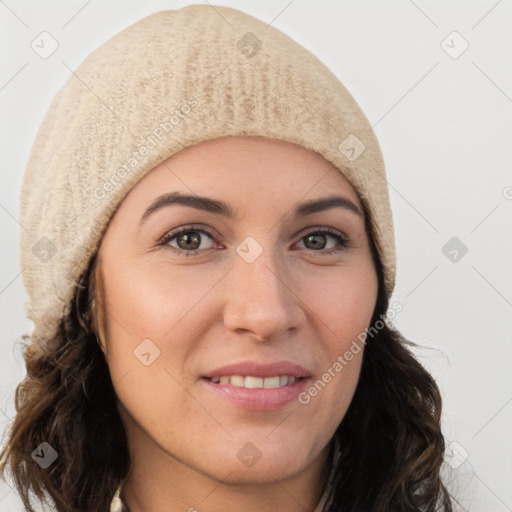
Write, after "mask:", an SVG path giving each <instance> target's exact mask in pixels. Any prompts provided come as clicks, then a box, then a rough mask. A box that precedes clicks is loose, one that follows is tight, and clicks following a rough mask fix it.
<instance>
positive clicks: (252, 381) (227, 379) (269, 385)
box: [211, 375, 296, 389]
mask: <svg viewBox="0 0 512 512" xmlns="http://www.w3.org/2000/svg"><path fill="white" fill-rule="evenodd" d="M211 381H212V382H215V383H217V384H231V385H232V386H236V387H240V388H243V387H245V388H249V389H255V388H266V389H273V388H279V387H281V386H287V385H291V384H293V383H294V382H295V381H296V378H295V377H290V376H289V375H276V376H274V377H265V378H263V377H253V376H252V375H247V376H246V377H243V376H242V375H231V376H222V377H212V378H211Z"/></svg>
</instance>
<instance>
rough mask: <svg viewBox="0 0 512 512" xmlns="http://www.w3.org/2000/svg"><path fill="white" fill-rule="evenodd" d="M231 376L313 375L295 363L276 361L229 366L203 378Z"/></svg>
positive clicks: (246, 362)
mask: <svg viewBox="0 0 512 512" xmlns="http://www.w3.org/2000/svg"><path fill="white" fill-rule="evenodd" d="M230 375H241V376H243V377H247V376H248V375H251V376H254V377H274V376H276V375H288V376H290V377H296V378H300V377H309V376H310V375H311V373H310V372H309V371H308V370H307V369H306V368H304V367H303V366H300V365H298V364H295V363H291V362H289V361H276V362H274V363H267V364H262V363H258V362H256V361H243V362H241V363H234V364H228V365H226V366H222V367H220V368H216V369H215V370H212V371H210V372H208V373H206V374H204V375H203V377H207V378H212V377H222V376H230Z"/></svg>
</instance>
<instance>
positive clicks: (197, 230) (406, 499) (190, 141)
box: [1, 5, 451, 512]
mask: <svg viewBox="0 0 512 512" xmlns="http://www.w3.org/2000/svg"><path fill="white" fill-rule="evenodd" d="M21 223H22V224H23V225H24V226H25V227H26V229H27V232H26V233H24V232H23V233H22V240H21V244H22V263H23V266H24V267H25V266H26V267H28V268H27V270H26V272H24V282H25V286H26V288H27V291H28V293H29V296H30V307H29V316H30V318H31V319H32V320H33V321H34V326H35V327H34V332H33V334H32V340H31V344H30V346H29V347H28V349H27V351H26V355H25V359H26V365H27V377H26V379H25V380H24V381H23V382H22V383H21V384H20V385H19V386H18V389H17V393H16V403H17V415H16V417H15V419H14V422H13V425H12V427H11V429H10V431H9V439H8V443H7V445H6V446H5V448H4V450H3V453H2V466H1V467H2V471H4V470H5V469H6V468H7V467H9V468H10V469H11V470H12V472H13V475H14V478H15V482H16V484H17V487H18V491H19V492H20V495H21V497H22V499H23V502H24V504H25V506H26V509H27V510H33V509H32V506H31V503H30V498H29V492H30V491H33V492H35V494H36V496H37V497H38V498H40V499H43V498H44V497H45V495H46V496H48V497H49V498H51V500H52V501H53V506H54V507H55V509H56V510H58V511H59V512H61V511H62V512H63V511H66V512H69V511H93V510H94V511H102V510H105V511H106V510H109V508H110V510H111V511H120V510H129V511H131V512H136V511H145V512H161V511H164V510H165V511H169V510H189V511H193V510H197V511H200V512H202V511H205V512H206V511H212V512H213V511H218V510H223V511H229V510H232V511H234V510H244V511H252V510H256V509H257V510H258V511H262V510H263V511H267V510H268V511H270V510H272V511H274V510H280V511H285V512H286V511H290V512H291V511H297V510H304V511H314V512H321V511H358V512H360V511H372V512H375V511H388V510H389V511H413V510H415V511H416V510H429V511H430V510H435V509H436V507H438V506H439V507H440V508H441V509H443V510H445V511H450V510H451V504H450V503H451V502H450V498H449V496H448V493H447V492H446V490H445V488H444V486H443V484H442V482H441V479H440V476H439V470H440V466H441V463H442V456H443V451H444V439H443V435H442V433H441V429H440V415H441V398H440V395H439V391H438V388H437V386H436V384H435V382H434V381H433V379H432V378H431V376H430V375H429V374H428V373H427V371H426V370H425V369H424V368H423V367H422V366H421V365H420V364H419V363H418V362H417V361H416V360H415V359H414V357H413V356H412V355H411V353H410V351H409V349H408V347H407V345H408V343H409V342H407V341H406V340H405V339H403V338H402V336H401V335H400V334H399V333H398V332H397V331H395V330H394V329H393V328H392V326H391V325H390V323H389V319H390V317H391V316H392V315H393V314H395V313H396V312H397V311H399V310H400V307H399V306H400V305H399V304H393V305H392V307H391V308H389V299H390V296H391V293H392V291H393V287H394V280H395V253H394V236H393V224H392V216H391V210H390V204H389V196H388V189H387V182H386V178H385V170H384V164H383V160H382V155H381V152H380V148H379V145H378V142H377V140H376V138H375V135H374V133H373V131H372V129H371V127H370V125H369V123H368V121H367V119H366V117H365V116H364V114H363V113H362V111H361V110H360V108H359V106H358V105H357V103H356V102H355V101H354V99H353V98H352V96H351V95H350V94H349V93H348V91H347V90H346V89H345V88H344V86H343V85H342V84H341V83H340V82H339V80H338V79H337V78H336V77H335V76H334V75H333V74H332V73H331V72H330V71H329V70H328V69H327V68H326V67H325V66H324V65H323V64H322V63H321V62H320V61H319V60H318V59H317V58H316V57H314V56H313V55H312V54H311V53H309V52H308V51H307V50H305V49H304V48H302V47H301V46H299V45H298V44H297V43H296V42H294V41H293V40H291V39H290V38H289V37H287V36H285V35H284V34H283V33H281V32H280V31H278V30H277V29H275V28H273V27H267V26H266V25H265V24H264V23H263V22H261V21H260V20H257V19H255V18H253V17H251V16H248V15H246V14H244V13H241V12H239V11H237V10H235V9H231V8H226V7H218V6H216V7H215V9H212V7H210V6H197V5H194V6H189V7H185V8H183V9H180V10H178V11H166V12H161V13H157V14H154V15H152V16H149V17H147V18H145V19H143V20H141V21H139V22H138V23H136V24H135V25H133V26H131V27H129V28H127V29H125V30H124V31H123V32H121V33H120V34H118V35H117V36H115V37H114V38H112V39H111V40H110V41H108V42H107V43H105V44H104V45H103V46H102V47H100V48H99V49H98V50H96V51H95V52H93V53H92V54H91V55H90V56H89V57H88V58H87V59H86V60H85V61H84V63H83V64H82V65H81V66H80V67H79V68H78V69H77V70H76V72H75V73H74V75H73V76H72V77H71V78H70V80H69V81H68V83H67V84H66V86H65V87H64V88H63V90H62V91H61V92H60V93H59V94H58V95H57V97H56V99H55V100H54V102H53V104H52V106H51V108H50V110H49V112H48V114H47V116H46V118H45V120H44V122H43V125H42V126H41V129H40V131H39V133H38V136H37V140H36V142H35V144H34V148H33V152H32V155H31V159H30V161H29V165H28V167H27V170H26V174H25V178H24V183H23V190H22V197H21ZM27 447H28V448H27Z"/></svg>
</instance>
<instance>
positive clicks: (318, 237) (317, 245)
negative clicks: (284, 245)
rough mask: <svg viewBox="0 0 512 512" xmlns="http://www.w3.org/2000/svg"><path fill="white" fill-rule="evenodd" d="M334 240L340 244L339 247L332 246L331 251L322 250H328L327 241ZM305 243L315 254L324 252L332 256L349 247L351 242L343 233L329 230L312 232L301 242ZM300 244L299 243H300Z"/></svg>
mask: <svg viewBox="0 0 512 512" xmlns="http://www.w3.org/2000/svg"><path fill="white" fill-rule="evenodd" d="M329 238H330V239H331V240H332V239H333V240H335V241H337V242H338V247H337V248H336V247H333V246H331V247H330V248H329V250H327V251H325V250H322V249H325V248H326V245H327V242H326V239H329ZM302 241H304V242H305V244H309V245H310V247H306V248H312V250H313V251H314V252H322V253H323V254H331V253H335V252H338V251H341V250H343V249H345V248H347V247H349V245H350V244H349V242H348V240H347V239H346V238H345V236H343V235H342V234H341V233H338V232H337V231H334V230H332V229H329V228H324V229H319V230H316V231H312V232H310V233H308V234H307V235H305V236H303V237H302V238H301V240H300V242H302ZM300 242H299V243H300Z"/></svg>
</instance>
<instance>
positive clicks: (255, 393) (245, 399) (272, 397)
mask: <svg viewBox="0 0 512 512" xmlns="http://www.w3.org/2000/svg"><path fill="white" fill-rule="evenodd" d="M201 381H202V382H203V383H204V384H205V385H206V386H207V387H208V389H210V390H212V391H213V392H214V393H217V394H218V395H219V396H221V397H222V398H224V399H226V400H228V401H229V402H231V403H232V404H233V405H235V406H237V407H239V408H241V409H250V410H253V411H275V410H277V409H282V408H283V407H285V406H287V405H289V404H290V403H292V402H293V401H295V400H298V399H297V396H298V395H299V393H301V392H302V391H304V390H305V389H306V388H307V386H308V383H309V381H310V379H309V378H308V377H305V378H302V379H297V380H296V381H295V382H294V383H293V384H291V385H288V386H282V387H279V388H252V389H251V388H244V387H239V386H232V385H231V384H218V383H215V382H212V381H211V380H208V379H206V378H203V379H201Z"/></svg>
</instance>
